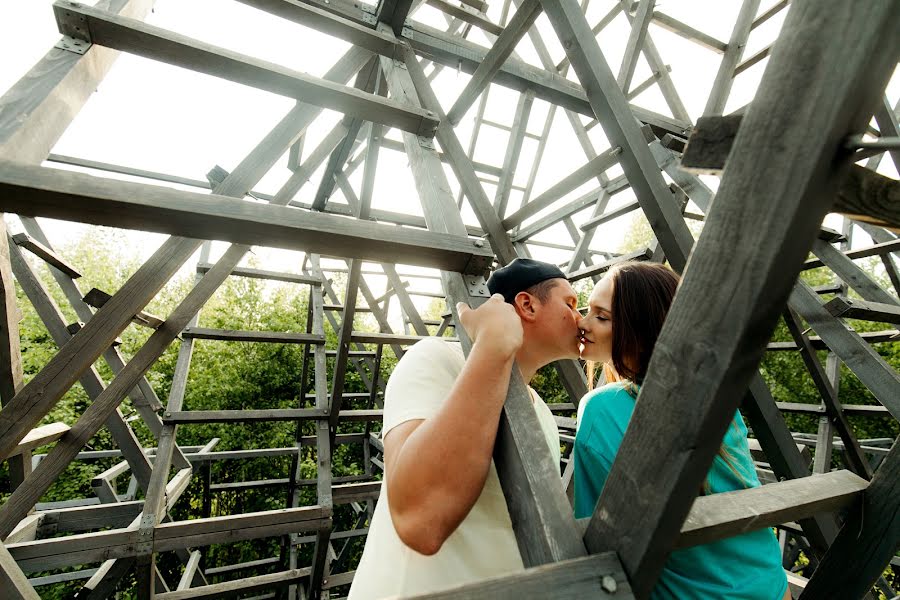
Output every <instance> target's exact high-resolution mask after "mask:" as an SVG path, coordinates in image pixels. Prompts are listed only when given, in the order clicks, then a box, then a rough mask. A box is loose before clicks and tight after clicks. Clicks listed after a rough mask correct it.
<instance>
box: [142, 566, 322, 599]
mask: <svg viewBox="0 0 900 600" xmlns="http://www.w3.org/2000/svg"><path fill="white" fill-rule="evenodd" d="M309 573H310V569H308V568H305V569H290V570H288V571H280V572H278V573H269V574H268V575H256V576H253V577H245V578H243V579H238V580H236V581H225V582H222V583H214V584H211V585H204V586H201V587H194V588H190V589H183V590H176V591H174V592H166V593H163V594H156V596H155V597H156V598H157V599H158V600H186V599H188V598H191V599H193V598H237V597H239V596H240V595H241V594H246V593H249V592H256V591H260V590H267V589H270V588H281V587H285V586H288V585H290V584H292V583H297V582H300V581H304V580H306V579H308V578H309Z"/></svg>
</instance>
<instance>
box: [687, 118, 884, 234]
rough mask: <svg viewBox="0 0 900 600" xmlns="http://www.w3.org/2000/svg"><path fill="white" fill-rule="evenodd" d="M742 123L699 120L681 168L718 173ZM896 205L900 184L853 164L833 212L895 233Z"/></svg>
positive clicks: (843, 182) (740, 120) (730, 119)
mask: <svg viewBox="0 0 900 600" xmlns="http://www.w3.org/2000/svg"><path fill="white" fill-rule="evenodd" d="M741 122H742V116H741V115H729V116H727V117H701V118H700V119H698V120H697V124H696V125H695V126H694V130H693V131H692V133H691V137H690V139H689V140H688V145H687V148H685V152H684V156H683V157H682V167H683V168H685V169H687V170H689V171H691V172H694V173H712V174H718V173H719V172H721V170H722V169H724V168H725V164H726V161H727V159H728V156H729V153H730V151H731V146H732V144H733V143H734V138H735V136H736V135H737V132H738V130H739V128H740V124H741ZM898 206H900V182H898V181H897V180H895V179H891V178H889V177H885V176H884V175H881V174H879V173H876V172H874V171H872V170H871V169H867V168H865V167H861V166H859V165H853V166H852V167H851V168H850V170H849V172H848V173H847V175H846V177H845V178H843V179H842V180H841V181H840V183H839V188H838V194H837V198H836V199H835V202H834V205H833V206H832V212H837V213H841V214H843V215H846V216H847V217H849V218H851V219H856V220H860V221H865V222H866V223H871V224H873V225H878V226H879V227H886V228H888V229H892V230H897V229H898V228H900V213H898V208H897V207H898Z"/></svg>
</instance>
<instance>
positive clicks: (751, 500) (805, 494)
mask: <svg viewBox="0 0 900 600" xmlns="http://www.w3.org/2000/svg"><path fill="white" fill-rule="evenodd" d="M868 483H869V482H868V481H866V480H865V479H863V478H861V477H858V476H857V475H854V474H853V473H851V472H850V471H832V472H830V473H824V474H822V475H811V476H809V477H802V478H800V479H790V480H788V481H779V482H777V483H771V484H768V485H764V486H761V487H757V488H750V489H746V490H740V491H736V492H726V493H722V494H711V495H709V496H700V497H698V498H697V499H696V500H694V504H693V506H692V507H691V511H690V512H689V513H688V516H687V517H686V518H685V520H684V524H683V525H682V527H681V535H680V536H679V537H678V541H677V543H676V545H675V547H676V548H687V547H690V546H696V545H699V544H708V543H711V542H714V541H717V540H721V539H724V538H727V537H731V536H735V535H740V534H742V533H746V532H748V531H754V530H757V529H763V528H765V527H773V526H775V525H778V524H779V523H784V522H786V521H795V520H799V519H803V518H806V517H810V516H813V515H816V514H819V513H823V512H835V511H838V510H841V509H844V508H847V507H849V506H851V505H852V504H853V502H854V501H855V500H856V499H857V498H859V497H860V496H862V495H863V492H864V491H865V490H866V487H867V486H868Z"/></svg>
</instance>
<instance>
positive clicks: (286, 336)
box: [181, 327, 325, 344]
mask: <svg viewBox="0 0 900 600" xmlns="http://www.w3.org/2000/svg"><path fill="white" fill-rule="evenodd" d="M181 336H182V337H183V338H191V339H197V340H221V341H227V342H268V343H273V344H324V343H325V336H323V335H315V334H311V333H286V332H280V331H237V330H233V329H210V328H206V327H186V328H185V329H184V331H182V332H181Z"/></svg>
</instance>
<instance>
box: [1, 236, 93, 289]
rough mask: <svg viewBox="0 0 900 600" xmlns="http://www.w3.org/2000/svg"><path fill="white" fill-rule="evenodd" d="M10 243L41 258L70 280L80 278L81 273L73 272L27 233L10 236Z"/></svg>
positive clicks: (60, 258)
mask: <svg viewBox="0 0 900 600" xmlns="http://www.w3.org/2000/svg"><path fill="white" fill-rule="evenodd" d="M12 241H13V242H15V243H16V245H18V246H22V247H23V248H25V249H27V250H30V251H31V252H32V254H34V255H35V256H38V257H40V258H42V259H43V260H44V261H45V262H47V263H48V264H51V265H53V266H54V267H56V268H57V269H59V270H60V271H62V272H63V273H65V274H66V275H68V276H69V277H71V278H72V279H77V278H79V277H81V273H79V272H78V271H76V270H75V268H74V267H72V266H71V265H69V264H68V263H66V261H65V260H63V259H62V257H60V256H59V255H58V254H56V252H54V251H53V250H51V249H50V248H47V247H46V246H44V245H43V244H41V243H40V242H38V241H37V240H35V239H32V238H31V237H30V236H29V235H28V234H27V233H17V234H16V235H14V236H12Z"/></svg>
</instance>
